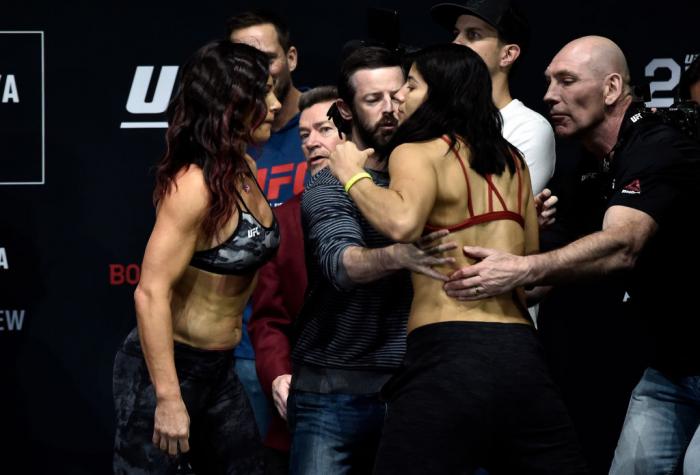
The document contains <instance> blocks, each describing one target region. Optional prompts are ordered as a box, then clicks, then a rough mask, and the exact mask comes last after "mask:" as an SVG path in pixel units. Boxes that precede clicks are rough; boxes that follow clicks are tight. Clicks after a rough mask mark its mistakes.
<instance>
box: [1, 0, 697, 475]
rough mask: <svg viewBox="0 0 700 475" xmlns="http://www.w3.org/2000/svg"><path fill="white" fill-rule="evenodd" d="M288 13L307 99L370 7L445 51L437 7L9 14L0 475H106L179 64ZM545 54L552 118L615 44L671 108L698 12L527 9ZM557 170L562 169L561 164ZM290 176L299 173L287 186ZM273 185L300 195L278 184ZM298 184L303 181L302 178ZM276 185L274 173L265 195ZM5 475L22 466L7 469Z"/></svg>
mask: <svg viewBox="0 0 700 475" xmlns="http://www.w3.org/2000/svg"><path fill="white" fill-rule="evenodd" d="M252 6H265V7H269V8H272V9H275V10H277V11H279V12H281V13H282V14H284V15H285V16H286V18H287V20H288V22H289V24H290V27H291V30H292V38H293V43H294V44H295V45H296V46H297V48H298V50H299V66H298V69H297V71H296V72H295V73H294V80H295V84H296V85H297V86H314V85H321V84H327V83H332V82H334V80H335V78H336V70H337V55H338V53H339V51H340V48H341V45H342V44H343V43H344V42H345V41H347V40H351V39H359V38H364V37H366V34H367V31H366V9H367V7H368V6H379V7H388V8H394V9H398V10H399V11H400V13H401V33H402V41H403V42H404V43H406V44H410V45H413V46H420V45H424V44H428V43H433V42H439V41H444V40H448V39H449V37H450V36H449V35H448V34H447V32H444V31H442V30H441V29H440V28H438V27H437V26H435V25H433V24H432V23H431V21H430V19H429V14H428V9H429V7H430V6H431V2H425V1H423V2H419V3H410V4H409V3H405V2H400V1H388V0H386V1H383V2H366V1H356V2H352V3H351V2H345V3H333V2H327V1H326V2H321V1H316V0H313V1H311V0H309V1H305V2H289V3H282V2H270V1H257V2H221V1H217V2H213V1H208V0H199V1H198V2H177V1H175V2H173V1H169V2H165V1H152V2H137V3H128V2H123V3H119V4H116V3H115V4H103V3H102V2H32V1H25V2H24V3H21V4H20V2H12V3H8V4H6V5H3V12H2V15H1V16H0V388H1V389H0V436H1V437H2V441H1V442H0V472H2V473H41V474H44V473H52V474H57V473H70V474H106V473H109V472H110V471H111V446H112V438H113V431H114V422H113V417H114V414H113V409H112V389H111V374H112V363H113V358H114V354H115V351H116V350H117V347H118V346H119V344H120V343H121V341H122V340H123V338H124V337H125V335H126V334H127V333H128V332H129V330H130V329H131V328H132V327H133V326H134V324H135V317H134V309H133V291H134V287H135V284H136V283H137V282H138V279H139V265H140V261H141V258H142V255H143V250H144V247H145V244H146V241H147V238H148V235H149V232H150V229H151V227H152V225H153V221H154V209H153V206H152V204H151V192H152V189H153V175H152V173H151V170H152V167H153V165H154V163H155V162H156V161H157V160H158V158H159V157H160V156H161V154H162V152H163V148H164V132H165V129H164V127H165V125H166V123H165V121H166V118H165V115H164V111H165V108H166V105H167V103H168V100H169V98H170V96H171V94H172V92H173V87H174V84H175V78H176V74H177V70H178V65H181V64H182V63H183V62H184V61H185V60H186V59H187V58H188V57H189V56H190V55H191V54H192V53H193V52H194V51H195V50H196V49H197V48H198V47H200V46H201V45H203V44H204V43H206V42H207V41H209V40H212V39H216V38H220V37H222V36H223V35H224V34H225V27H224V22H225V20H226V18H227V17H229V16H230V15H231V14H233V13H235V12H237V11H241V10H243V9H245V8H247V7H252ZM525 7H526V11H527V14H528V17H529V20H530V22H531V24H532V29H533V40H532V44H531V48H530V51H529V53H528V54H527V56H526V57H525V58H524V61H523V64H522V66H521V69H520V71H519V72H518V74H517V76H516V77H514V78H513V79H514V81H513V91H514V95H515V96H516V97H518V98H520V99H522V100H523V101H524V102H525V103H526V104H528V105H529V106H531V107H533V108H535V109H538V110H540V111H541V112H542V111H543V110H544V108H543V104H542V101H541V97H542V96H543V94H544V89H545V83H544V80H543V75H542V72H543V70H544V69H545V67H546V66H547V64H548V62H549V60H550V59H551V57H552V56H553V54H554V53H555V52H556V51H557V50H558V49H559V48H560V47H561V46H563V44H564V43H566V42H567V41H569V40H571V39H573V38H575V37H578V36H581V35H585V34H601V35H605V36H609V37H610V38H612V39H613V40H615V41H617V42H618V44H620V46H621V47H622V49H623V50H624V51H625V53H626V54H627V57H628V59H629V63H630V67H631V70H632V75H633V80H634V81H635V82H637V83H641V82H646V81H651V82H652V90H653V91H654V95H653V99H652V102H653V105H655V106H667V105H669V104H670V103H671V100H672V99H671V98H672V97H673V93H674V88H675V87H676V85H677V83H678V80H679V77H680V73H681V71H682V70H683V69H684V68H685V66H686V64H687V63H689V62H690V61H691V60H692V57H693V55H694V54H696V53H698V52H700V41H698V35H697V22H698V18H700V7H699V6H698V2H687V1H685V0H668V1H665V2H652V1H648V0H647V1H642V2H640V1H617V2H616V1H610V0H606V1H590V0H585V1H583V0H579V1H567V2H553V1H537V2H534V1H531V2H529V4H527V3H526V5H525ZM558 159H559V161H560V162H562V163H563V161H565V160H566V156H562V155H561V154H560V156H559V158H558ZM293 173H295V171H294V170H292V171H291V172H290V176H291V174H293ZM277 178H278V181H277V185H275V186H295V185H294V184H295V180H294V179H287V178H286V177H283V176H280V177H277ZM292 178H293V177H292ZM274 179H275V176H274V174H273V173H268V174H267V177H266V181H267V183H264V184H263V186H264V187H265V188H266V189H269V188H270V187H271V186H270V182H271V181H272V180H274ZM10 467H15V468H14V469H12V470H11V471H10Z"/></svg>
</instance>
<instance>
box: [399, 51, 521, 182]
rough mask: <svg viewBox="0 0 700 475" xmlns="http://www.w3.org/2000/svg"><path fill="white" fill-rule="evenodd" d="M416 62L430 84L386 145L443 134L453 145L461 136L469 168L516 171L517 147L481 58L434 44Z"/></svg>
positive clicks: (417, 67)
mask: <svg viewBox="0 0 700 475" xmlns="http://www.w3.org/2000/svg"><path fill="white" fill-rule="evenodd" d="M410 59H412V62H413V64H414V65H415V66H416V69H418V72H420V74H421V76H422V77H423V79H424V80H425V82H426V83H427V85H428V94H427V97H426V100H425V102H423V104H421V105H420V106H419V107H418V108H417V109H416V110H415V112H414V113H413V114H412V115H411V116H410V117H409V118H408V119H406V121H405V122H404V123H403V124H401V126H400V127H399V128H398V130H397V131H396V134H395V135H394V137H393V138H392V140H391V142H390V144H389V147H388V149H389V150H393V149H394V148H395V147H397V146H399V145H400V144H402V143H407V142H423V141H426V140H432V139H436V138H438V137H440V136H442V135H447V136H448V137H449V138H450V142H451V144H452V145H455V143H456V141H457V137H460V138H462V140H464V141H465V142H466V144H467V146H468V147H469V150H470V152H471V160H470V163H471V167H472V168H473V169H474V171H476V172H477V173H479V174H480V175H482V176H484V175H486V174H489V173H493V174H497V175H500V174H501V173H503V171H504V170H505V167H506V166H507V167H508V169H509V170H510V172H511V173H514V172H515V165H516V164H515V159H514V156H517V157H519V158H520V160H521V161H522V157H521V155H520V153H519V152H518V150H517V149H516V148H515V147H513V146H512V145H511V144H510V143H509V142H508V141H507V140H506V139H504V138H503V135H502V133H501V126H502V119H501V114H500V113H499V112H498V109H496V106H495V105H494V104H493V100H492V98H491V78H490V76H489V72H488V69H487V68H486V65H485V64H484V62H483V60H482V59H481V58H480V57H479V55H478V54H476V53H475V52H474V51H472V50H471V49H469V48H467V47H464V46H460V45H454V44H445V45H436V46H430V47H428V48H425V49H423V50H420V51H418V52H417V53H414V54H413V55H412V57H411V58H410Z"/></svg>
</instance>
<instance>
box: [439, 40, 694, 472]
mask: <svg viewBox="0 0 700 475" xmlns="http://www.w3.org/2000/svg"><path fill="white" fill-rule="evenodd" d="M545 77H546V79H547V82H548V83H549V87H548V89H547V93H546V94H545V97H544V100H545V102H546V103H547V105H548V106H549V113H550V116H551V119H552V123H553V125H554V131H555V133H556V134H557V135H558V136H559V137H569V138H574V139H576V140H578V141H579V142H580V143H581V144H582V145H583V146H584V147H585V148H586V149H587V150H588V151H589V152H590V153H592V154H593V155H595V156H596V157H598V158H599V159H600V164H601V172H602V173H604V174H605V175H606V181H607V183H608V189H607V190H604V191H602V193H601V194H602V196H601V198H602V199H605V200H606V202H607V208H606V210H605V214H604V216H602V226H601V230H600V231H599V232H596V233H593V234H590V235H587V236H584V237H583V238H581V239H579V240H577V241H574V242H573V243H571V244H569V245H567V246H564V247H562V248H560V249H557V250H554V251H551V252H548V253H544V254H534V255H530V256H514V255H511V254H506V253H503V252H499V251H497V250H494V249H484V248H478V247H465V248H464V252H465V254H466V255H467V256H469V257H471V258H473V259H474V260H475V261H478V262H476V263H475V264H474V265H472V266H469V267H466V268H463V269H461V270H459V271H457V272H455V273H454V274H453V275H452V276H451V278H452V280H451V281H450V282H448V283H447V284H446V285H445V289H446V291H447V293H448V294H449V295H451V296H453V297H456V298H460V299H464V300H474V299H477V298H485V297H491V296H493V295H498V294H501V293H504V292H509V291H511V290H512V289H514V288H516V287H518V286H531V285H541V284H549V285H552V284H558V283H564V282H572V281H575V280H578V279H584V278H589V279H590V278H595V277H596V276H601V275H606V274H609V273H613V272H615V273H622V276H623V277H624V278H625V279H626V280H625V281H626V285H627V286H628V289H629V290H628V293H629V295H630V296H631V299H632V302H633V304H634V308H637V309H638V313H639V317H640V323H641V322H642V321H646V323H649V324H651V325H652V326H653V329H654V339H655V348H654V357H653V360H652V362H651V365H650V367H649V368H647V369H646V371H645V373H644V375H643V377H642V379H641V381H640V382H639V384H638V385H637V387H636V388H635V390H634V392H633V394H632V398H631V399H630V405H629V408H628V412H627V417H626V419H625V424H624V428H623V431H622V434H621V436H620V439H619V441H618V446H617V449H616V451H615V459H614V461H613V466H612V468H611V472H610V473H611V474H615V475H620V474H625V475H626V474H635V475H643V474H665V473H683V474H685V475H687V474H698V473H700V430H698V427H699V426H700V317H699V316H698V315H697V313H698V305H697V303H696V301H695V294H696V293H697V285H696V284H695V280H694V279H692V278H687V277H685V276H687V275H688V272H689V271H694V270H695V269H698V268H700V248H699V247H698V242H697V241H698V237H699V236H700V225H699V224H698V218H697V213H698V210H700V146H699V145H698V144H697V143H695V142H692V141H690V140H689V139H687V138H686V137H684V136H683V135H681V134H680V133H679V132H678V131H676V130H675V129H673V128H671V127H669V126H667V125H664V124H662V123H660V121H659V120H658V119H657V118H655V117H653V116H651V117H650V116H648V115H642V114H638V113H637V112H636V111H635V110H634V108H633V107H630V105H631V103H632V97H631V95H630V86H629V81H630V78H629V70H628V68H627V62H626V60H625V57H624V54H623V53H622V51H621V50H620V48H619V47H618V46H617V45H616V44H615V43H613V42H612V41H610V40H609V39H607V38H602V37H598V36H588V37H583V38H579V39H577V40H574V41H572V42H571V43H569V44H567V45H566V46H565V47H564V48H562V50H561V51H560V52H559V53H558V54H557V55H556V56H555V57H554V59H553V60H552V62H551V63H550V64H549V66H548V67H547V70H546V71H545ZM591 324H600V322H595V321H593V319H592V320H591ZM602 328H604V327H601V329H602ZM680 467H683V469H682V470H683V471H682V472H681V471H680V470H681V469H680ZM674 470H678V471H674Z"/></svg>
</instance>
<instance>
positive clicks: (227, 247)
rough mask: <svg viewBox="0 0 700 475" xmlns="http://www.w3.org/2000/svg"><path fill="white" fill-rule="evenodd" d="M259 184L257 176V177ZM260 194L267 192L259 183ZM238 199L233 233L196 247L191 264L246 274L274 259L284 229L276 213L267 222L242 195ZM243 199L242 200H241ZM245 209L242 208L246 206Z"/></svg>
mask: <svg viewBox="0 0 700 475" xmlns="http://www.w3.org/2000/svg"><path fill="white" fill-rule="evenodd" d="M254 181H255V183H256V185H257V183H258V182H257V180H255V179H254ZM257 186H258V189H259V190H260V194H261V195H262V196H263V198H265V194H264V193H263V191H262V190H261V189H260V185H257ZM236 195H237V196H238V201H237V202H236V207H237V208H238V225H237V226H236V229H235V230H234V231H233V234H231V237H229V238H228V239H226V240H225V241H224V242H222V243H221V244H219V245H218V246H216V247H213V248H211V249H205V250H202V251H196V252H195V253H194V254H193V255H192V260H191V261H190V265H191V266H192V267H196V268H197V269H202V270H205V271H207V272H213V273H214V274H225V275H243V274H250V273H252V272H255V271H256V270H258V269H259V268H260V267H262V265H263V264H265V263H266V262H267V261H269V260H270V259H272V257H273V256H274V255H275V253H276V252H277V248H278V247H279V244H280V230H279V225H278V224H277V220H276V219H275V215H274V213H273V215H272V224H270V226H269V227H265V226H263V225H262V224H261V223H260V221H258V220H257V219H256V218H255V216H253V214H252V213H251V212H250V210H248V208H247V207H246V205H245V202H244V201H243V199H242V198H241V195H240V194H239V193H238V191H236ZM239 203H240V204H239ZM241 205H242V207H243V208H244V209H242V207H241Z"/></svg>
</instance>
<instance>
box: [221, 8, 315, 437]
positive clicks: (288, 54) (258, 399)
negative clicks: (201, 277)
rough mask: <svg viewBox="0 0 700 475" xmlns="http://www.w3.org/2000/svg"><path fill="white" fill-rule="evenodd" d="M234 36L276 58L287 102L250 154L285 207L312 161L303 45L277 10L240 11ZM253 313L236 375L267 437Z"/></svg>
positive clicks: (269, 193) (273, 198)
mask: <svg viewBox="0 0 700 475" xmlns="http://www.w3.org/2000/svg"><path fill="white" fill-rule="evenodd" d="M226 26H227V30H228V38H229V39H230V40H231V41H232V42H234V43H246V44H248V45H250V46H253V47H255V48H257V49H259V50H261V51H263V52H264V53H265V54H267V56H268V57H269V58H270V75H271V76H272V78H273V79H274V81H275V86H274V93H275V96H276V97H277V98H278V99H279V101H280V102H281V103H282V108H281V109H280V111H279V112H278V113H277V114H276V115H275V119H274V122H273V123H272V135H271V136H270V140H268V141H267V143H266V144H265V146H264V147H261V148H251V149H250V150H249V153H250V155H251V156H252V157H253V158H254V159H255V162H256V165H257V167H258V183H260V186H261V188H262V189H263V191H264V193H265V196H266V197H267V199H268V200H269V201H270V206H272V207H275V206H279V205H281V204H282V203H284V202H285V201H287V200H288V199H290V198H291V197H292V196H293V195H294V194H296V193H300V192H301V191H302V190H303V189H304V179H305V176H306V160H305V158H304V154H303V153H302V152H301V142H300V141H299V105H298V103H299V96H301V92H300V91H299V90H298V89H297V88H296V87H294V84H293V82H292V71H294V70H295V69H296V66H297V49H296V48H295V47H294V46H293V45H292V43H291V40H290V33H289V28H288V27H287V24H286V23H285V21H284V20H283V19H282V18H280V17H279V16H278V15H276V14H274V13H273V12H270V11H266V10H251V11H246V12H242V13H239V14H237V15H235V16H233V17H231V18H229V19H228V21H227V22H226ZM251 313H252V310H251V306H250V305H248V306H247V307H246V309H245V311H244V313H243V338H242V339H241V343H240V344H239V345H238V346H237V347H236V349H235V352H234V354H235V356H236V373H237V374H238V376H239V378H240V379H241V382H242V383H243V387H244V388H245V389H246V393H247V394H248V398H249V399H250V402H251V404H252V406H253V412H254V413H255V418H256V421H257V424H258V429H259V430H260V434H261V436H262V437H263V438H265V434H266V432H267V428H268V425H269V411H268V403H267V399H266V397H265V395H264V394H263V392H262V388H261V387H260V383H259V382H258V377H257V375H256V372H255V352H254V351H253V347H252V345H251V343H250V337H249V335H248V329H247V328H248V322H249V320H250V315H251Z"/></svg>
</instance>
